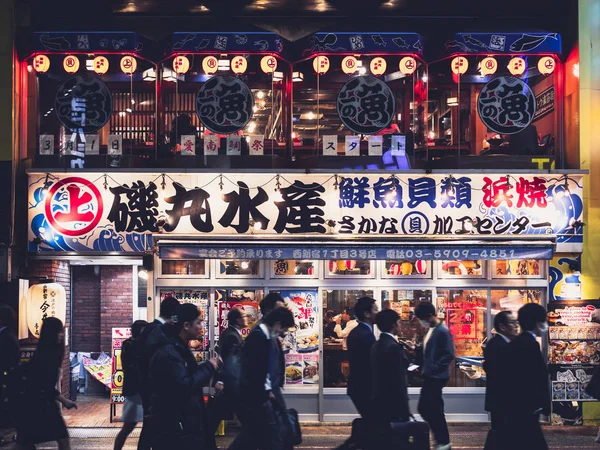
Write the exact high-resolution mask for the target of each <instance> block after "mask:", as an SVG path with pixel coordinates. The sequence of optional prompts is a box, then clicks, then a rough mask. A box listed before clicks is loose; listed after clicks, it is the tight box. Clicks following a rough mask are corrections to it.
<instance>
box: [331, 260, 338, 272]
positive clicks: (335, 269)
mask: <svg viewBox="0 0 600 450" xmlns="http://www.w3.org/2000/svg"><path fill="white" fill-rule="evenodd" d="M336 271H337V264H336V262H335V261H329V272H331V273H335V272H336Z"/></svg>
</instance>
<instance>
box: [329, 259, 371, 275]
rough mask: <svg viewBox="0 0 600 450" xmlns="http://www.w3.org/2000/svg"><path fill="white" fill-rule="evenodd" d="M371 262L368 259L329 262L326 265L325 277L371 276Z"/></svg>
mask: <svg viewBox="0 0 600 450" xmlns="http://www.w3.org/2000/svg"><path fill="white" fill-rule="evenodd" d="M371 273H372V271H371V261H369V260H368V259H359V260H354V259H350V260H348V259H338V260H330V261H329V263H328V265H327V277H328V278H333V277H338V276H369V277H370V276H371Z"/></svg>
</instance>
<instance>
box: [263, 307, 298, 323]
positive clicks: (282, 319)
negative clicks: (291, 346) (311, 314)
mask: <svg viewBox="0 0 600 450" xmlns="http://www.w3.org/2000/svg"><path fill="white" fill-rule="evenodd" d="M277 322H279V323H280V324H281V328H292V327H294V326H295V325H296V323H295V322H294V315H293V314H292V312H291V311H290V310H289V309H287V308H276V309H274V310H273V311H271V312H270V313H269V314H267V316H266V317H265V324H266V325H268V326H270V327H272V326H273V325H275V324H276V323H277Z"/></svg>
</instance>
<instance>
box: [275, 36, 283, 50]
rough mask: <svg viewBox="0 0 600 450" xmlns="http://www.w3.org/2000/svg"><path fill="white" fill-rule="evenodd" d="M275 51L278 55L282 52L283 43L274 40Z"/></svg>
mask: <svg viewBox="0 0 600 450" xmlns="http://www.w3.org/2000/svg"><path fill="white" fill-rule="evenodd" d="M275 50H277V51H278V52H279V53H281V52H282V51H283V42H281V39H275Z"/></svg>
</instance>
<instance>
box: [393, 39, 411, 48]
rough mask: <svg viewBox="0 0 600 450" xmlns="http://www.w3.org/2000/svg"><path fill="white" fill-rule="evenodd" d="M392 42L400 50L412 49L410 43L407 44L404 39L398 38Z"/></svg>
mask: <svg viewBox="0 0 600 450" xmlns="http://www.w3.org/2000/svg"><path fill="white" fill-rule="evenodd" d="M392 42H393V43H394V44H396V45H397V46H398V47H400V48H408V47H410V44H409V43H408V42H406V41H405V40H404V39H402V38H401V37H396V38H394V39H392Z"/></svg>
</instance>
